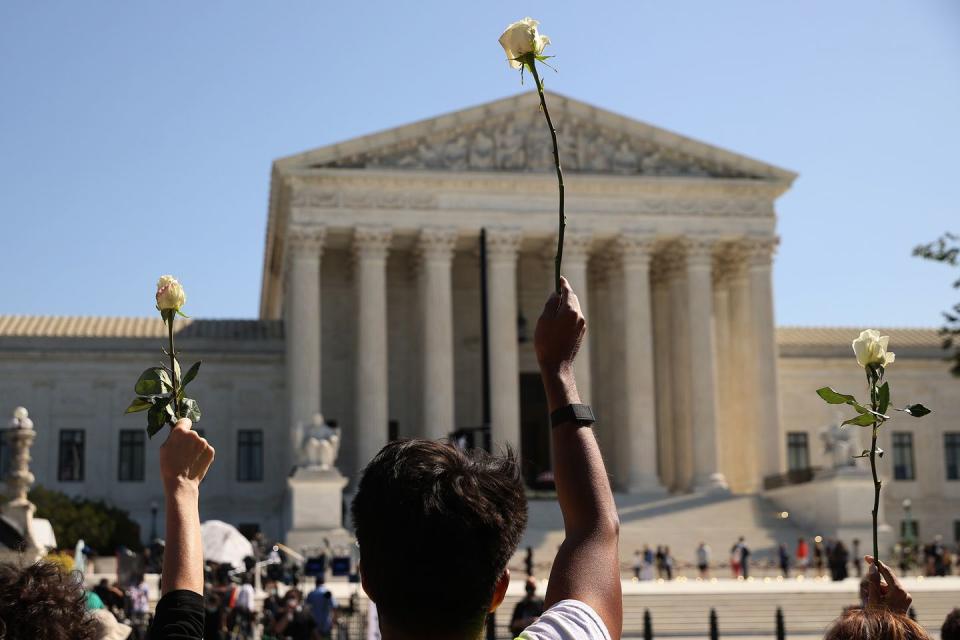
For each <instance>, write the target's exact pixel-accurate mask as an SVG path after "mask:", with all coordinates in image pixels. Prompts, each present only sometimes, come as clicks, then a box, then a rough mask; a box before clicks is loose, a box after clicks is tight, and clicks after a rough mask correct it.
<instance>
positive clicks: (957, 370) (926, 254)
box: [913, 233, 960, 377]
mask: <svg viewBox="0 0 960 640" xmlns="http://www.w3.org/2000/svg"><path fill="white" fill-rule="evenodd" d="M913 255H915V256H917V257H920V258H923V259H924V260H932V261H934V262H941V263H943V264H945V265H948V266H951V267H960V236H958V235H956V234H953V233H944V234H943V235H942V236H940V237H939V238H937V239H936V240H935V241H934V242H930V243H928V244H921V245H918V246H916V247H914V249H913ZM953 288H954V289H960V278H958V279H957V280H955V281H954V282H953ZM943 317H944V320H945V322H944V325H943V327H941V329H940V335H942V336H943V348H944V350H946V351H951V352H952V353H951V355H950V356H949V358H950V360H952V361H953V366H952V367H951V369H950V373H952V374H953V375H955V376H957V377H960V302H957V303H956V304H954V305H953V307H951V309H950V310H949V311H944V312H943Z"/></svg>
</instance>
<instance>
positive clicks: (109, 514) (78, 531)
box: [30, 486, 142, 554]
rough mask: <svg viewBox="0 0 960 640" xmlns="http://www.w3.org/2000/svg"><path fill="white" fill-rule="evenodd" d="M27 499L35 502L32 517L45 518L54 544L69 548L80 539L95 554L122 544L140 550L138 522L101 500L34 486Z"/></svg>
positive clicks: (111, 551)
mask: <svg viewBox="0 0 960 640" xmlns="http://www.w3.org/2000/svg"><path fill="white" fill-rule="evenodd" d="M30 501H31V502H33V503H34V504H35V505H37V513H36V517H38V518H46V519H47V520H49V521H50V524H51V525H52V526H53V533H54V535H55V536H57V546H59V547H60V548H63V549H70V548H72V547H74V546H75V545H76V544H77V540H81V539H82V540H83V541H84V542H85V543H86V544H87V546H89V547H90V548H92V549H94V550H95V551H96V552H97V553H101V554H111V553H113V552H114V551H116V549H117V547H119V546H120V545H124V546H126V547H128V548H130V549H133V550H140V549H141V548H142V545H141V543H140V525H138V524H137V523H136V522H134V521H133V520H131V519H130V515H129V514H128V513H127V512H126V511H124V510H123V509H119V508H117V507H114V506H112V505H109V504H107V503H106V502H103V501H102V500H88V499H86V498H71V497H70V496H68V495H66V494H64V493H61V492H59V491H54V490H52V489H46V488H44V487H41V486H36V487H34V488H33V489H32V490H31V491H30Z"/></svg>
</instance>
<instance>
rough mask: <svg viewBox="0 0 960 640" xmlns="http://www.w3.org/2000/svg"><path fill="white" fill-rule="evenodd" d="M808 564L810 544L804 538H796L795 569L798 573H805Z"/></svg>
mask: <svg viewBox="0 0 960 640" xmlns="http://www.w3.org/2000/svg"><path fill="white" fill-rule="evenodd" d="M809 566H810V546H809V545H808V544H807V540H806V538H797V571H798V572H799V573H800V575H802V576H805V575H807V567H809Z"/></svg>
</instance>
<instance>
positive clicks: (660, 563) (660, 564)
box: [654, 545, 667, 580]
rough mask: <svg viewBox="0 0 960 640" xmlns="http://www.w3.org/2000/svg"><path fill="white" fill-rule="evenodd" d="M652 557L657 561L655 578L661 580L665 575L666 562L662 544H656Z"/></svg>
mask: <svg viewBox="0 0 960 640" xmlns="http://www.w3.org/2000/svg"><path fill="white" fill-rule="evenodd" d="M654 559H655V561H656V563H657V579H658V580H663V576H664V575H666V568H667V563H666V556H665V555H664V553H663V547H662V546H660V545H657V553H656V556H655V558H654Z"/></svg>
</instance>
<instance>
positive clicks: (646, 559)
mask: <svg viewBox="0 0 960 640" xmlns="http://www.w3.org/2000/svg"><path fill="white" fill-rule="evenodd" d="M656 561H657V559H656V556H655V555H654V553H653V549H651V548H650V545H646V544H645V545H643V568H642V569H641V570H640V579H641V580H653V569H654V563H656Z"/></svg>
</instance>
